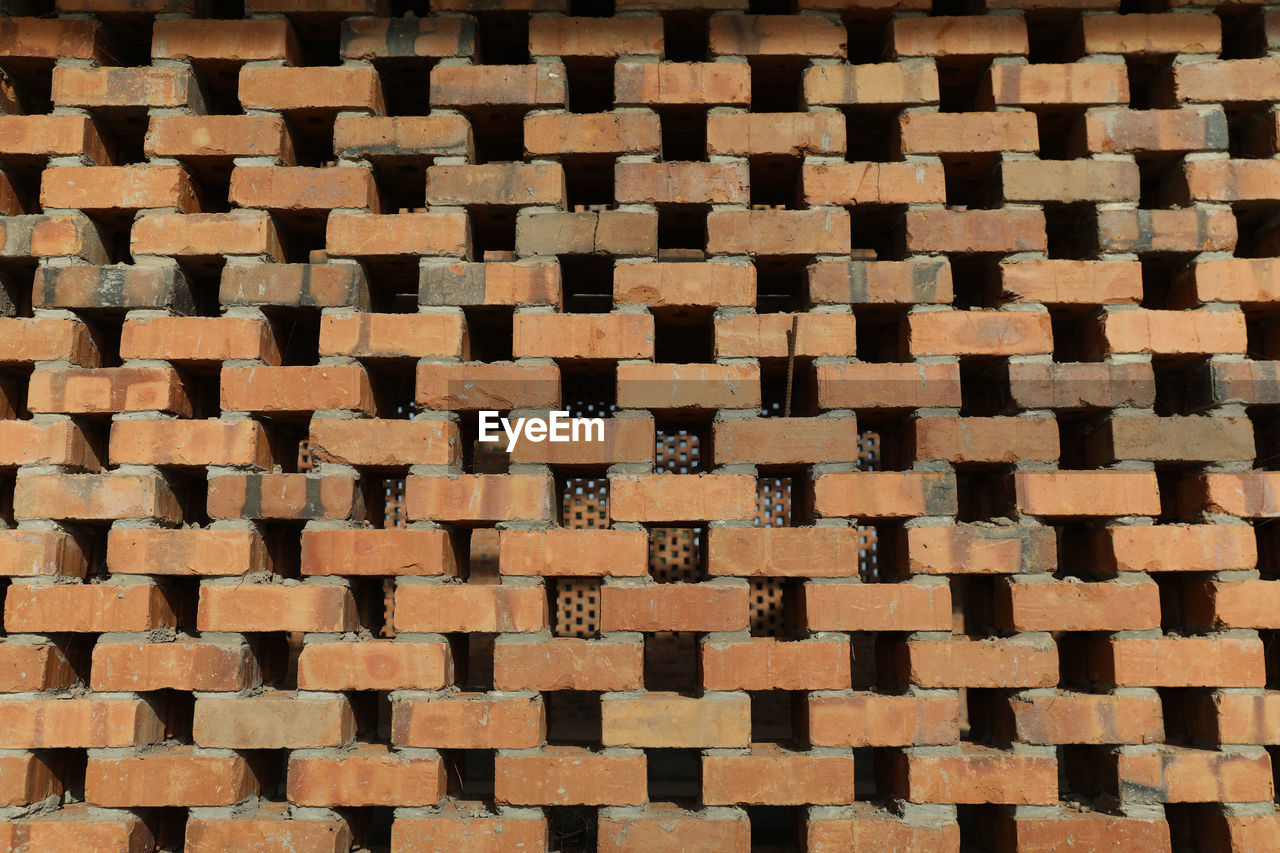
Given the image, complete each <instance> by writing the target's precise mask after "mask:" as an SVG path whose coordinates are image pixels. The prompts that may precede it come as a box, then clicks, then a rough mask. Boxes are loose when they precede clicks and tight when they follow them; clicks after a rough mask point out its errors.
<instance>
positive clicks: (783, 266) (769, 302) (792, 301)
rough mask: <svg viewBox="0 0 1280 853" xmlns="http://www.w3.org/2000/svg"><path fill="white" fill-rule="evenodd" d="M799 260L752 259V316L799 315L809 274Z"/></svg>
mask: <svg viewBox="0 0 1280 853" xmlns="http://www.w3.org/2000/svg"><path fill="white" fill-rule="evenodd" d="M806 261H807V259H806V258H803V257H781V256H780V257H772V256H760V257H757V258H756V261H755V266H756V313H757V314H772V313H781V312H788V311H803V310H804V309H805V308H806V307H807V306H806V303H807V301H808V294H809V270H808V264H807V263H806Z"/></svg>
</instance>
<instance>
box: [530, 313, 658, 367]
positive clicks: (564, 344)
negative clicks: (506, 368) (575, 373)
mask: <svg viewBox="0 0 1280 853" xmlns="http://www.w3.org/2000/svg"><path fill="white" fill-rule="evenodd" d="M514 335H515V337H514V342H513V343H512V351H513V354H514V355H515V357H516V358H556V359H561V360H581V361H589V360H592V359H611V360H612V359H626V358H653V346H654V343H653V337H654V324H653V317H651V316H650V315H648V314H517V315H516V317H515V327H514Z"/></svg>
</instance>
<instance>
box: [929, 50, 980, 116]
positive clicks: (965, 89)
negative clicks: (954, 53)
mask: <svg viewBox="0 0 1280 853" xmlns="http://www.w3.org/2000/svg"><path fill="white" fill-rule="evenodd" d="M987 69H988V66H987V62H986V61H985V60H982V61H972V60H970V61H965V60H963V59H960V60H953V61H942V60H940V61H939V62H938V108H939V110H940V111H942V112H944V113H971V112H977V111H979V110H978V106H977V104H976V98H975V95H976V94H977V90H978V85H979V84H980V83H981V82H982V81H983V80H984V79H985V78H986V77H987V75H988V70H987Z"/></svg>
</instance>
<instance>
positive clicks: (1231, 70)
mask: <svg viewBox="0 0 1280 853" xmlns="http://www.w3.org/2000/svg"><path fill="white" fill-rule="evenodd" d="M1169 88H1170V91H1169V92H1168V98H1167V100H1169V101H1171V102H1174V103H1200V102H1206V101H1213V102H1223V103H1255V102H1258V101H1274V100H1276V99H1277V98H1280V61H1277V60H1276V59H1275V58H1272V57H1267V58H1263V59H1229V60H1218V61H1215V62H1194V63H1188V64H1185V65H1179V66H1177V67H1176V68H1175V69H1173V73H1172V81H1171V85H1170V87H1169ZM1170 105H1173V104H1172V103H1171V104H1170Z"/></svg>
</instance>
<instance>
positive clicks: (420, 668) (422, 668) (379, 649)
mask: <svg viewBox="0 0 1280 853" xmlns="http://www.w3.org/2000/svg"><path fill="white" fill-rule="evenodd" d="M452 676H453V657H452V653H451V652H450V651H449V646H448V644H447V643H445V642H443V641H418V640H414V641H408V642H393V641H390V640H365V641H363V642H356V643H307V644H306V645H304V646H303V647H302V652H301V653H300V654H299V655H298V687H299V689H302V690H335V691H336V690H439V689H440V688H442V687H445V686H447V685H448V684H449V683H450V682H451V681H452Z"/></svg>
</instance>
